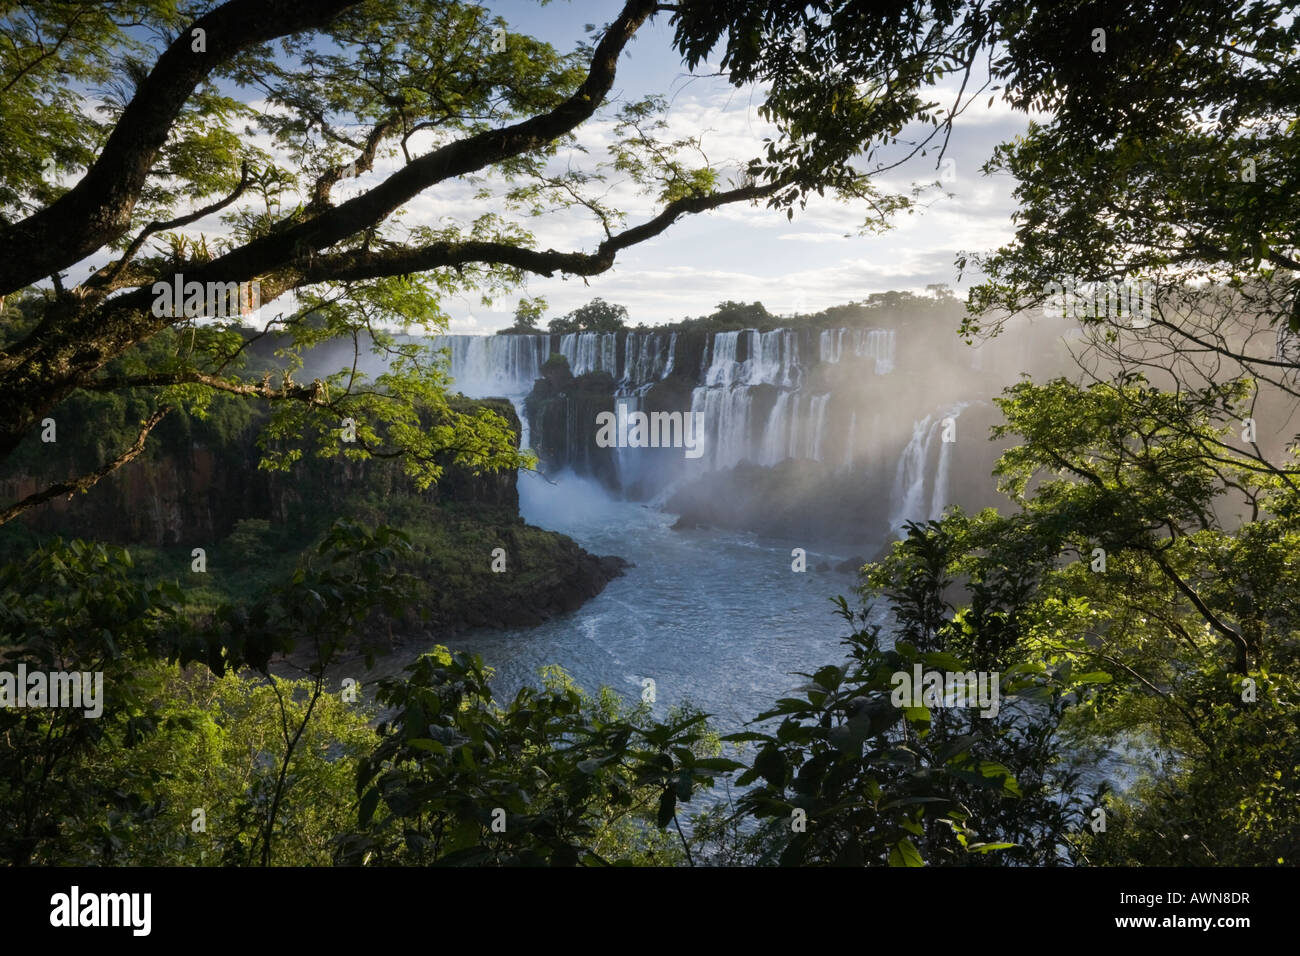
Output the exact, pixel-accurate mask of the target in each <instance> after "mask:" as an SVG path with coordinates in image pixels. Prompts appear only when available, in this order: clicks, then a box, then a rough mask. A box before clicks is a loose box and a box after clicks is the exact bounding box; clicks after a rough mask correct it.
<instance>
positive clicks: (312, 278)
mask: <svg viewBox="0 0 1300 956" xmlns="http://www.w3.org/2000/svg"><path fill="white" fill-rule="evenodd" d="M779 188H780V186H779V185H777V184H768V185H764V186H745V187H741V188H739V189H731V190H727V191H725V192H719V193H712V194H710V195H708V196H689V197H686V198H684V199H677V200H674V201H673V202H671V203H669V204H668V205H667V206H665V207H664V209H663V211H662V212H660V213H659V214H658V215H657V216H655V217H654V218H653V219H649V220H647V221H646V222H644V223H642V224H641V225H639V226H634V227H633V228H631V229H626V230H624V231H623V232H620V233H616V234H615V235H612V236H610V237H609V238H607V239H606V240H605V241H603V242H602V243H601V244H600V245H599V246H597V247H596V251H595V252H589V253H588V252H558V251H556V250H554V249H546V250H538V249H529V248H526V247H524V246H512V245H510V244H508V243H504V242H481V241H472V242H434V243H430V244H428V245H425V246H419V247H417V248H413V249H396V250H390V251H386V252H363V251H357V252H342V253H338V254H336V255H326V256H319V257H316V258H314V259H313V260H312V261H311V264H310V265H309V266H308V267H307V268H305V269H304V270H303V271H302V274H301V280H300V283H301V284H302V285H312V284H314V283H317V282H329V281H335V282H348V281H357V280H362V279H377V278H381V277H383V276H392V275H404V274H407V273H412V272H424V271H427V270H429V269H440V268H447V267H454V266H464V265H470V264H472V263H487V264H492V265H504V266H513V267H515V268H517V269H522V270H524V271H526V272H532V273H536V274H538V275H544V276H552V275H554V274H555V273H557V272H565V273H568V274H569V275H581V276H592V275H598V274H599V273H601V272H605V271H606V270H608V269H609V268H610V267H612V266H613V265H614V259H615V257H616V255H617V254H618V253H619V252H620V251H621V250H623V249H626V248H628V247H629V246H634V245H636V244H638V243H641V242H645V241H647V240H649V239H652V238H654V237H655V236H657V235H659V234H660V233H662V232H663V231H664V230H666V229H667V228H668V227H669V226H671V225H672V224H673V223H674V222H675V221H676V220H677V219H679V218H680V217H682V216H684V215H688V214H693V213H700V212H706V211H708V210H710V209H717V208H718V207H720V206H725V205H728V204H730V203H736V202H746V201H750V200H754V199H761V198H763V197H765V196H769V195H771V194H772V193H774V192H776V191H777V190H778V189H779Z"/></svg>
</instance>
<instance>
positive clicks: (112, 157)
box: [0, 0, 358, 295]
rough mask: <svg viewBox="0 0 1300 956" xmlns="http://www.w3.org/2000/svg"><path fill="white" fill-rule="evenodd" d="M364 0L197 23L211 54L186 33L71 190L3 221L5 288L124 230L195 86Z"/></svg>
mask: <svg viewBox="0 0 1300 956" xmlns="http://www.w3.org/2000/svg"><path fill="white" fill-rule="evenodd" d="M357 2H358V0H230V2H229V3H225V4H222V5H221V6H220V7H217V8H216V9H215V10H213V11H212V12H210V13H208V14H205V15H204V16H202V17H200V18H199V19H198V20H196V21H195V22H194V25H193V28H192V29H201V30H203V31H204V38H205V46H206V52H202V53H198V52H194V50H193V49H192V45H193V40H192V34H191V32H190V31H188V30H187V31H185V32H183V33H182V34H181V35H180V36H179V37H178V38H177V39H176V40H175V41H174V42H173V43H172V44H171V46H169V47H168V48H167V49H166V50H165V51H164V52H163V54H162V55H161V56H160V57H159V58H158V62H157V63H156V64H155V65H154V68H153V70H152V71H151V72H150V74H149V76H148V77H146V78H145V80H144V81H143V82H142V83H141V84H140V86H139V87H138V89H137V90H136V94H135V96H134V97H133V98H132V100H131V102H130V103H129V104H128V105H127V107H126V109H125V110H124V111H123V113H122V116H121V118H120V119H119V120H118V122H117V125H116V126H115V127H114V128H113V132H112V134H110V136H109V137H108V141H107V142H106V143H105V144H104V149H103V150H102V152H101V153H100V154H99V158H98V159H96V160H95V163H94V165H92V166H91V167H90V169H89V170H87V172H86V175H85V176H83V177H82V179H81V181H80V182H79V183H77V185H76V186H74V187H73V188H72V189H71V190H69V191H68V192H67V193H64V195H62V196H61V197H59V199H57V200H56V201H55V202H53V203H52V204H50V205H49V206H47V207H46V208H45V209H42V210H40V211H39V212H36V213H33V214H32V215H31V216H28V217H27V218H26V219H23V220H21V221H19V222H16V223H14V224H12V225H8V226H4V227H3V228H0V295H5V294H7V293H9V292H14V291H16V290H18V289H21V288H24V287H26V286H29V285H31V284H32V283H34V282H38V281H40V280H41V279H42V278H44V277H45V276H47V275H49V274H50V273H52V272H57V271H59V270H61V269H66V268H67V267H69V266H71V265H73V264H74V263H76V262H78V261H80V260H81V259H84V258H85V257H86V256H88V255H90V254H91V253H93V252H95V251H96V250H97V249H99V248H100V247H102V246H103V245H105V244H106V243H109V242H112V241H113V240H115V239H117V238H118V237H120V236H121V235H122V234H123V233H124V232H125V231H126V230H127V228H129V226H130V224H131V213H132V211H133V210H134V208H135V203H136V200H137V199H138V198H139V195H140V191H141V189H142V188H143V187H144V184H145V180H146V179H147V177H148V175H149V170H150V169H151V168H152V167H153V164H154V160H155V159H156V158H157V156H158V151H159V150H160V149H162V146H163V144H164V143H165V142H166V141H167V134H168V133H169V132H170V130H171V128H172V125H173V124H174V123H175V121H176V118H177V116H179V115H180V111H181V109H182V107H183V106H184V105H185V102H186V100H188V99H189V97H190V96H191V94H192V93H193V92H194V89H195V88H196V87H197V86H198V85H199V84H200V83H201V82H203V80H204V79H206V78H207V76H208V75H209V74H210V73H211V72H212V70H213V69H214V68H215V67H217V66H218V65H219V64H221V63H223V62H225V61H226V60H228V59H230V58H231V57H232V56H234V55H235V54H236V53H238V52H239V51H240V50H245V49H247V48H249V47H251V46H255V45H257V44H259V43H263V42H265V41H267V40H273V39H275V38H276V37H280V36H284V35H287V34H291V33H299V32H302V31H304V30H309V29H313V28H316V27H320V26H323V25H324V24H326V23H328V22H329V21H330V20H332V19H333V18H334V17H335V16H336V15H337V14H338V13H339V12H340V11H342V10H344V9H346V8H347V7H350V6H354V5H355V4H356V3H357Z"/></svg>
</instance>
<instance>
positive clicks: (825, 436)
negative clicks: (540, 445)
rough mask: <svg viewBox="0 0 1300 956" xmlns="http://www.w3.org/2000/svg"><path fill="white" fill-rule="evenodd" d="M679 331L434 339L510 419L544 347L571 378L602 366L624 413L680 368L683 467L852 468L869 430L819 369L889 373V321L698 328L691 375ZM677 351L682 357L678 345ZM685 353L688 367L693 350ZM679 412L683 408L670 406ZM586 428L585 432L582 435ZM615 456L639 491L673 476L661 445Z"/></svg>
mask: <svg viewBox="0 0 1300 956" xmlns="http://www.w3.org/2000/svg"><path fill="white" fill-rule="evenodd" d="M683 334H684V333H680V332H671V333H668V332H639V331H632V332H621V333H618V332H573V333H566V334H563V335H546V334H536V335H492V336H470V335H447V336H441V337H439V338H437V339H435V340H434V344H435V345H436V346H439V347H441V348H445V349H447V350H448V352H449V353H450V356H451V367H450V372H451V376H452V378H453V380H454V382H455V387H456V388H458V389H459V390H461V391H463V392H464V393H465V394H466V395H469V396H470V397H475V398H485V397H489V396H505V397H507V398H510V399H511V400H512V401H513V402H514V403H515V405H516V408H517V410H519V411H520V414H521V417H522V415H523V409H522V400H523V398H524V396H526V395H527V394H528V393H529V392H530V391H531V390H532V388H533V384H534V382H535V381H536V380H537V379H538V378H539V377H540V376H541V368H542V365H543V364H544V363H545V361H546V359H547V357H548V356H549V355H550V354H551V352H553V351H554V352H558V353H559V354H561V355H563V356H564V357H565V359H566V360H567V361H568V363H569V369H570V371H571V372H572V373H573V374H574V375H575V376H579V375H583V374H586V373H588V372H605V373H608V374H609V375H610V376H611V377H612V378H613V379H614V389H613V396H612V397H613V398H614V400H615V403H616V405H622V406H624V408H625V410H626V411H627V412H629V413H630V412H633V411H638V410H642V409H644V408H645V407H646V406H645V398H646V395H647V393H648V392H649V391H650V389H652V388H653V387H654V386H655V385H656V384H658V383H660V382H663V381H665V380H666V379H668V378H670V377H673V378H674V379H675V380H678V381H680V380H681V379H682V378H683V375H682V373H683V372H687V374H686V375H685V376H684V377H685V380H686V382H687V383H689V386H690V388H691V392H690V400H689V411H690V412H698V413H700V414H702V415H703V448H704V455H703V458H702V460H701V461H699V462H692V463H691V466H692V467H691V469H690V471H691V473H692V474H698V473H699V471H700V468H701V467H702V468H703V469H704V470H709V471H712V470H719V469H726V468H731V467H733V466H735V465H737V464H740V463H741V462H745V461H748V462H751V463H754V464H759V465H765V466H771V465H776V464H779V463H780V462H782V461H784V460H785V459H787V458H796V459H811V460H816V461H825V462H827V463H829V464H832V465H833V467H835V468H843V469H851V468H853V467H854V464H855V462H856V461H857V449H856V446H855V443H856V442H858V441H864V442H869V441H872V440H874V439H875V438H876V436H874V435H872V434H869V432H871V431H872V430H873V426H872V425H871V422H872V421H875V420H876V419H873V418H871V417H870V416H867V417H860V416H859V411H860V409H859V408H858V407H857V405H856V404H855V403H856V402H858V401H859V399H858V398H857V397H856V396H855V394H854V393H852V391H849V392H843V391H841V390H840V389H839V387H838V386H836V387H832V386H831V385H830V384H828V381H827V379H826V377H825V375H824V374H821V373H819V372H818V367H819V366H826V367H828V368H829V367H841V366H842V367H843V368H844V369H845V372H844V373H840V372H836V373H835V374H847V375H849V379H847V381H850V382H852V381H858V380H859V379H858V376H859V375H862V376H865V377H866V378H868V379H869V378H872V377H874V376H880V375H885V374H888V373H889V372H890V371H891V370H892V369H893V363H894V346H895V336H894V331H893V330H892V329H856V328H855V329H848V328H842V329H824V330H818V331H813V332H807V331H805V332H800V331H797V330H791V329H773V330H770V331H766V332H760V331H758V330H756V329H744V330H738V331H730V332H716V333H712V334H706V335H705V337H704V341H703V342H702V343H701V342H699V340H698V339H696V342H697V344H696V346H695V348H696V349H699V351H700V353H701V355H700V365H699V368H698V372H697V373H695V374H691V373H690V372H689V371H687V370H685V369H682V368H681V367H680V365H679V362H680V361H681V359H680V354H681V353H680V352H679V346H680V345H681V344H682V341H683V340H682V338H681V336H682V335H683ZM687 354H692V356H693V353H691V352H689V350H688V352H687ZM690 361H691V364H692V365H693V364H694V358H693V357H692V358H691V360H690ZM850 363H854V365H855V366H865V368H864V369H863V371H862V372H861V373H859V372H857V371H855V370H850V368H849V365H850ZM873 363H874V364H873ZM837 381H838V380H837ZM676 394H680V392H678V393H676ZM678 401H680V399H678ZM570 407H571V408H572V403H570ZM652 407H656V408H663V407H664V406H663V405H662V403H660V404H658V405H656V406H652ZM679 410H680V411H683V412H685V411H687V409H685V408H680V406H679ZM864 422H866V423H867V425H866V427H865V428H864V425H863V423H864ZM587 427H590V430H591V435H585V434H584V428H587ZM594 433H595V423H594V422H590V423H585V424H584V423H582V422H573V421H566V422H565V428H564V434H563V440H564V441H565V442H566V443H567V444H568V447H570V448H571V449H573V450H574V451H578V448H577V445H582V444H583V443H584V441H585V440H586V439H587V438H590V437H591V436H594ZM534 437H539V436H534ZM575 443H577V444H575ZM841 449H842V451H841ZM656 456H657V457H656ZM586 457H587V456H586V455H584V454H574V455H571V456H570V459H571V460H573V461H575V462H578V461H584V460H586ZM614 459H615V463H616V466H617V473H618V476H619V481H620V483H621V484H622V485H623V486H624V487H629V486H631V485H633V484H637V483H641V485H642V491H643V492H647V493H649V491H650V490H651V489H650V488H649V487H648V486H644V482H646V481H649V482H650V484H651V485H653V486H656V487H660V488H662V487H663V486H664V485H665V484H666V483H670V482H671V481H672V480H674V478H673V474H672V468H675V467H677V466H676V465H675V464H672V463H666V461H665V458H664V456H663V454H662V451H661V450H660V449H644V448H622V447H620V448H618V449H617V450H616V452H615V455H614Z"/></svg>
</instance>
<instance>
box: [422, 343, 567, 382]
mask: <svg viewBox="0 0 1300 956" xmlns="http://www.w3.org/2000/svg"><path fill="white" fill-rule="evenodd" d="M549 338H550V336H548V335H439V336H435V337H434V338H433V339H432V341H431V344H432V345H433V347H434V348H438V349H446V350H447V351H448V352H449V353H450V356H451V368H450V371H451V377H452V380H453V384H454V387H455V388H456V389H458V390H459V391H461V392H464V393H465V394H466V395H468V396H470V397H471V398H488V397H490V396H494V395H526V394H527V393H528V392H529V391H530V390H531V389H532V387H533V382H535V381H536V380H537V379H538V378H539V377H540V376H541V374H542V372H541V369H542V363H543V362H545V361H546V350H547V340H548V339H549Z"/></svg>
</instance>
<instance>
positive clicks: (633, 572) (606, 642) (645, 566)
mask: <svg viewBox="0 0 1300 956" xmlns="http://www.w3.org/2000/svg"><path fill="white" fill-rule="evenodd" d="M552 481H553V482H554V483H553V484H552V483H550V482H548V481H547V480H546V479H544V478H542V477H541V476H540V475H537V474H532V473H521V474H520V476H519V499H520V511H521V513H522V514H523V516H524V518H525V520H527V521H528V522H529V523H530V524H535V525H538V526H540V527H543V528H547V529H550V530H554V531H560V532H563V533H564V534H567V535H569V536H571V537H572V538H573V539H574V540H576V541H577V542H578V543H579V544H580V545H582V546H583V547H584V548H586V549H587V550H588V551H590V552H592V553H594V554H602V555H604V554H615V555H618V556H619V557H622V558H625V559H626V560H628V561H630V562H632V563H633V564H634V565H635V567H631V568H628V569H627V572H626V574H625V575H624V576H623V577H620V578H616V579H615V580H613V581H611V582H610V583H609V585H608V586H607V587H606V588H605V590H604V591H602V592H601V593H600V594H599V595H597V596H596V597H595V598H593V599H591V600H590V601H588V602H587V603H586V604H584V605H583V606H582V607H581V608H579V609H578V610H577V611H574V612H573V613H571V614H567V615H564V616H562V617H558V618H554V619H552V620H550V621H547V622H545V623H543V624H541V625H539V626H536V627H529V628H516V629H510V630H503V631H478V632H472V633H470V634H467V635H463V636H460V637H458V638H455V639H454V640H453V641H452V642H451V643H452V644H453V645H454V647H455V648H458V649H461V650H466V651H472V652H474V653H476V654H479V655H480V656H481V657H482V658H483V660H484V662H485V663H487V664H489V665H491V666H492V667H493V668H495V669H496V675H495V677H494V680H493V690H494V691H495V692H496V694H497V697H498V699H503V698H506V697H508V696H511V695H513V693H514V691H515V690H516V689H518V688H519V687H520V686H522V685H524V684H526V683H533V684H536V683H539V682H540V678H539V676H538V670H539V668H541V667H543V666H546V665H548V664H558V665H560V666H562V667H563V668H564V669H565V670H566V671H568V672H569V674H570V675H572V677H573V678H574V679H575V680H576V681H577V683H578V684H579V685H581V686H582V687H584V688H585V689H586V690H588V691H595V690H596V689H598V688H599V687H601V686H608V687H612V688H614V689H615V690H616V691H618V692H619V693H620V694H622V695H624V696H625V697H626V698H627V699H628V700H629V701H635V700H637V699H639V698H641V697H642V692H643V689H644V688H645V686H646V685H645V684H644V683H643V682H644V681H645V680H646V679H647V678H649V679H650V680H653V681H654V691H655V706H654V713H655V715H656V716H657V717H663V716H664V714H665V713H666V709H667V708H668V707H671V706H673V705H674V704H680V703H684V702H690V703H692V704H694V705H695V706H697V707H699V708H701V709H703V710H705V711H707V712H708V713H710V714H713V715H714V721H713V723H714V726H715V727H716V728H717V729H718V730H720V731H722V732H730V731H733V730H736V729H739V728H740V727H741V726H742V725H743V724H744V723H745V722H746V721H749V720H752V719H753V718H754V717H756V716H757V715H758V714H759V713H760V712H761V711H762V710H764V709H765V708H767V707H768V706H770V705H771V704H772V703H773V702H774V701H775V700H776V699H777V698H778V697H781V696H784V695H785V693H786V692H787V691H789V690H791V689H793V688H794V687H796V686H798V685H799V684H801V683H804V681H803V679H802V678H800V677H799V676H797V674H796V673H795V672H798V671H805V672H809V673H811V672H812V671H815V670H817V668H819V667H821V666H823V665H825V664H829V663H841V662H842V661H843V660H844V659H845V657H846V649H845V647H844V646H843V645H842V644H841V643H840V641H841V640H842V639H843V638H844V637H845V636H846V635H847V634H848V633H849V629H848V623H847V622H846V621H844V619H843V618H841V617H840V616H839V615H838V614H836V613H835V608H834V606H833V605H832V604H831V598H833V597H834V596H836V595H843V596H845V597H846V598H848V599H849V604H850V606H851V607H853V606H856V603H857V602H856V601H855V596H854V587H855V585H856V580H857V576H856V574H846V573H837V572H834V571H820V572H819V571H817V570H815V568H816V566H817V565H818V564H820V563H822V562H823V561H826V562H829V563H830V564H831V565H832V566H834V565H835V564H837V563H839V562H840V561H842V560H843V559H844V558H845V557H847V556H848V555H845V554H834V553H831V552H822V551H816V550H814V547H815V546H814V544H813V543H812V542H798V541H787V540H775V539H764V538H759V537H757V536H755V535H753V534H747V533H738V532H732V531H719V530H704V529H693V530H687V531H674V530H672V528H671V525H672V523H673V521H674V520H675V518H674V516H673V515H670V514H666V513H664V512H662V511H659V510H657V509H655V508H653V507H650V506H647V505H642V504H638V503H634V502H628V501H620V500H615V499H611V498H610V497H608V496H607V495H606V493H605V492H604V491H603V490H602V489H601V488H600V486H599V485H597V484H596V483H594V482H591V481H588V480H585V479H583V478H580V477H575V476H573V475H562V476H559V477H558V478H554V477H553V478H552ZM879 544H880V542H871V543H870V545H871V546H870V547H869V548H868V547H866V546H864V547H863V549H862V552H861V553H864V554H872V553H874V552H875V550H876V549H877V548H878V547H879ZM796 547H804V548H806V549H807V567H808V570H807V571H805V572H802V573H800V572H795V571H793V570H792V569H791V564H792V561H793V558H792V557H791V550H792V549H793V548H796Z"/></svg>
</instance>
